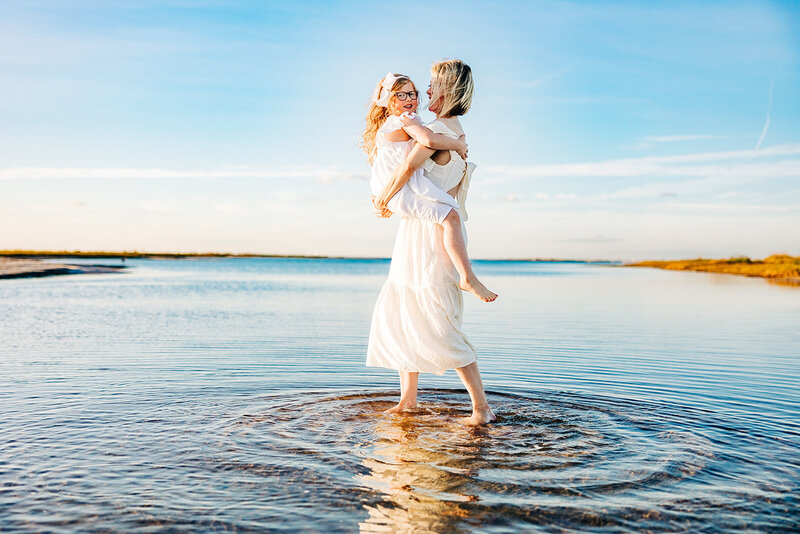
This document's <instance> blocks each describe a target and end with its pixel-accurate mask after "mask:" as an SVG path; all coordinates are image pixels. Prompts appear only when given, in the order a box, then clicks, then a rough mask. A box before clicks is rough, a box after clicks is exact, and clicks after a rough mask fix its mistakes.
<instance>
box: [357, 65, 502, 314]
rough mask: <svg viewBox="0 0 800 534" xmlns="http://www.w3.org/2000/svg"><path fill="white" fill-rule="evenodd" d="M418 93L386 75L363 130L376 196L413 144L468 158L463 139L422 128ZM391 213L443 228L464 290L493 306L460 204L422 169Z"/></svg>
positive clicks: (399, 77) (408, 84)
mask: <svg viewBox="0 0 800 534" xmlns="http://www.w3.org/2000/svg"><path fill="white" fill-rule="evenodd" d="M418 97H419V92H418V91H417V89H416V87H415V86H414V84H413V83H412V82H411V80H410V79H409V78H408V76H404V75H402V74H392V73H391V72H390V73H389V74H387V75H386V76H385V77H384V78H383V80H381V81H380V82H378V85H377V87H376V88H375V93H374V94H373V97H372V105H371V106H370V109H369V112H368V113H367V127H366V129H365V130H364V135H363V139H364V150H365V151H366V153H367V156H368V158H369V161H370V163H371V164H372V175H371V177H370V188H371V189H372V194H373V197H375V196H378V195H380V194H381V193H382V192H383V190H384V189H385V188H386V186H387V184H389V183H390V182H391V181H392V175H393V173H394V171H395V169H397V168H398V167H399V166H400V164H401V163H403V161H404V160H405V158H406V156H407V155H408V153H409V151H410V150H411V146H412V145H413V143H414V141H416V142H418V143H420V144H422V145H425V146H427V147H429V148H432V149H435V150H455V151H457V152H459V154H461V155H462V156H463V155H465V154H466V143H465V142H464V140H463V136H462V137H460V138H459V139H452V138H450V137H448V136H446V135H442V134H437V133H433V132H432V131H431V130H429V129H428V128H426V127H425V126H423V125H422V123H421V122H420V120H419V118H418V117H417V116H416V114H415V112H416V111H417V106H418V105H419V104H418ZM387 207H388V209H389V211H391V212H392V213H398V214H400V215H403V216H407V217H413V218H415V219H422V220H427V221H430V222H433V223H436V224H438V225H440V226H441V227H442V229H443V231H444V242H445V243H454V245H453V246H448V247H447V254H448V256H449V257H450V261H452V262H453V265H454V266H455V268H456V270H457V271H458V274H459V277H460V279H461V280H460V284H459V285H460V287H461V289H463V290H465V291H469V292H471V293H473V294H475V296H477V297H478V298H479V299H481V300H483V301H484V302H492V301H493V300H495V299H496V298H497V295H496V294H495V293H493V292H491V291H489V290H488V289H487V288H486V286H484V285H483V284H482V283H481V282H480V280H478V278H477V276H475V273H474V272H473V271H472V266H471V264H470V261H469V257H468V256H467V252H466V250H467V249H466V242H465V239H464V231H463V228H462V226H461V218H460V217H459V213H458V201H456V199H454V198H453V197H452V196H450V195H448V194H447V193H445V192H444V191H442V190H441V189H439V188H438V187H436V186H435V185H433V183H432V182H431V181H430V180H429V179H428V178H426V177H425V175H424V174H423V172H422V170H421V169H420V170H418V171H416V172H414V174H413V175H412V176H411V178H410V179H409V180H408V183H406V184H405V185H404V186H403V187H402V188H401V189H400V190H399V191H398V192H397V193H396V194H395V195H394V196H393V197H392V198H391V199H390V200H389V202H388V205H387Z"/></svg>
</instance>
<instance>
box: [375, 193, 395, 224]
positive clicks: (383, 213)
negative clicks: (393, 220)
mask: <svg viewBox="0 0 800 534" xmlns="http://www.w3.org/2000/svg"><path fill="white" fill-rule="evenodd" d="M372 208H373V209H372V211H373V212H374V213H375V215H377V216H378V217H382V218H384V219H388V218H389V217H391V216H392V212H391V211H389V208H387V207H386V203H385V202H383V201H381V202H378V198H377V197H374V196H373V197H372Z"/></svg>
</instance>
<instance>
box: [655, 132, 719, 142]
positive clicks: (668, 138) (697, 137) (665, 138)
mask: <svg viewBox="0 0 800 534" xmlns="http://www.w3.org/2000/svg"><path fill="white" fill-rule="evenodd" d="M729 138H730V136H727V135H704V134H686V135H661V136H648V137H644V138H643V139H644V140H645V141H647V142H650V143H675V142H677V141H703V140H708V139H729Z"/></svg>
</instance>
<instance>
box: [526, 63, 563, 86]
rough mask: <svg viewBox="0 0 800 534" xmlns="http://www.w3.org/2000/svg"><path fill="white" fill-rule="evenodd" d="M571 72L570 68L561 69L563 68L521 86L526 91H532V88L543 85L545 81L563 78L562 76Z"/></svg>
mask: <svg viewBox="0 0 800 534" xmlns="http://www.w3.org/2000/svg"><path fill="white" fill-rule="evenodd" d="M571 70H572V67H563V68H561V69H558V70H556V71H553V72H549V73H547V74H545V75H544V76H541V77H539V78H537V79H535V80H533V81H530V82H525V83H523V86H524V87H527V88H528V89H532V88H534V87H538V86H539V85H541V84H542V83H544V82H546V81H549V80H555V79H556V78H560V77H561V76H563V75H564V74H566V73H568V72H569V71H571Z"/></svg>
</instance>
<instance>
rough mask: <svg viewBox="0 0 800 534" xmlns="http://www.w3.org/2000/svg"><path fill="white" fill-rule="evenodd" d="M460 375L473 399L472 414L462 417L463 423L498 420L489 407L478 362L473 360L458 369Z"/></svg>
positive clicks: (473, 423)
mask: <svg viewBox="0 0 800 534" xmlns="http://www.w3.org/2000/svg"><path fill="white" fill-rule="evenodd" d="M456 373H458V377H459V378H460V379H461V381H462V382H464V385H465V386H466V387H467V392H469V397H470V399H472V415H471V416H469V417H465V418H464V419H461V421H460V422H461V423H464V424H465V425H484V424H486V423H491V422H492V421H494V420H496V419H497V417H495V415H494V412H492V409H491V408H490V407H489V401H488V399H487V398H486V392H485V391H484V390H483V380H481V373H480V371H478V362H472V363H471V364H469V365H466V366H464V367H459V368H457V369H456Z"/></svg>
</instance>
